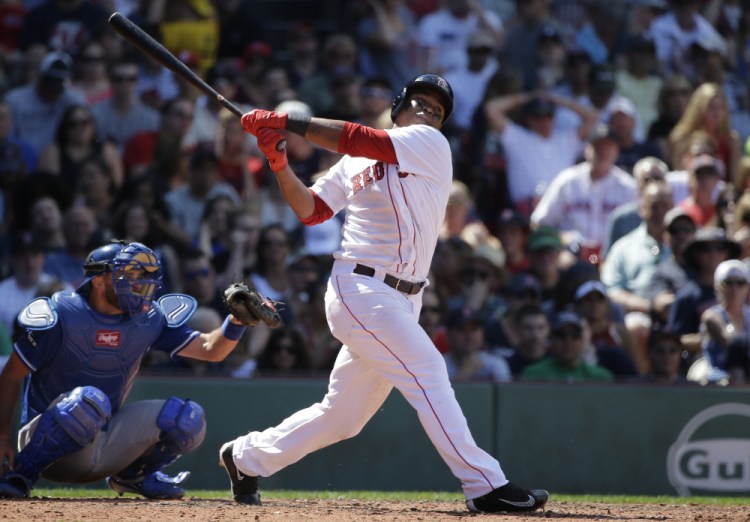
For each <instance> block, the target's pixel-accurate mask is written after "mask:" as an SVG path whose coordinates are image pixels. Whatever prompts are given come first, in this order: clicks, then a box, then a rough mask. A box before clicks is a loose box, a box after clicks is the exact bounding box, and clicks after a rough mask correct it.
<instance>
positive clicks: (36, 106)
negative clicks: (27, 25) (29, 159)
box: [5, 51, 84, 154]
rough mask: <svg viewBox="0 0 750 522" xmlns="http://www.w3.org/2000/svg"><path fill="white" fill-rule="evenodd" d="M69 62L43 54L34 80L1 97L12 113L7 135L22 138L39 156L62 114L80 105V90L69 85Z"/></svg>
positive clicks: (62, 55)
mask: <svg viewBox="0 0 750 522" xmlns="http://www.w3.org/2000/svg"><path fill="white" fill-rule="evenodd" d="M72 70H73V60H72V59H71V57H70V56H69V55H68V54H66V53H64V52H61V51H53V52H51V53H49V54H47V55H46V56H45V57H44V60H43V61H42V64H41V68H40V75H39V77H38V79H37V80H36V81H35V82H34V83H32V84H28V85H21V86H20V87H16V88H14V89H11V90H10V91H8V92H7V93H6V94H5V101H6V102H7V103H8V106H9V107H10V109H11V112H12V113H13V125H12V129H11V136H13V137H14V138H17V139H22V140H24V141H26V142H28V143H29V144H31V146H32V147H34V150H35V151H36V152H37V154H40V153H41V151H43V150H44V149H45V148H46V147H47V146H48V145H50V144H51V143H52V142H53V141H54V136H55V131H56V130H57V126H58V125H59V124H60V120H61V119H62V117H63V114H65V111H66V110H67V109H68V108H69V107H71V106H72V105H83V104H84V97H83V95H82V94H81V92H80V91H78V90H76V89H73V88H72V87H71V86H70V76H71V73H72Z"/></svg>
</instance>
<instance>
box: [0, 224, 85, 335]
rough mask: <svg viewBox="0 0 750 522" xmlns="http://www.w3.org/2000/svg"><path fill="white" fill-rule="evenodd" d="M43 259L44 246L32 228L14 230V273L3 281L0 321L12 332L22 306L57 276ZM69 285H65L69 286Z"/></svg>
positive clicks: (12, 258) (11, 249)
mask: <svg viewBox="0 0 750 522" xmlns="http://www.w3.org/2000/svg"><path fill="white" fill-rule="evenodd" d="M44 259H45V254H44V248H43V247H42V245H41V244H40V243H39V242H38V241H37V240H36V238H35V237H34V236H33V235H32V234H31V233H30V232H28V231H17V232H13V234H12V235H11V240H10V267H11V271H12V275H11V276H9V277H7V278H6V279H4V280H2V281H0V295H2V302H1V304H0V322H2V324H3V326H4V327H5V331H6V332H8V333H9V334H11V333H12V332H14V322H15V320H16V316H18V313H19V312H20V311H21V310H22V309H23V307H24V306H26V305H27V304H29V302H30V301H31V300H32V299H33V298H34V297H36V293H37V291H38V290H39V289H40V288H41V287H42V286H43V285H46V284H49V283H52V282H53V281H54V280H55V278H54V277H53V276H52V275H50V274H48V273H46V272H44V271H43V266H44ZM79 269H80V265H79ZM70 289H72V288H71V287H70V286H69V285H66V290H70Z"/></svg>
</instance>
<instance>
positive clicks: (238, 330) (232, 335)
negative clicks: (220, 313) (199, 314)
mask: <svg viewBox="0 0 750 522" xmlns="http://www.w3.org/2000/svg"><path fill="white" fill-rule="evenodd" d="M245 330H247V326H245V325H244V324H234V323H233V322H232V321H230V320H229V316H227V318H226V319H224V323H223V324H222V325H221V335H223V336H224V337H226V338H227V339H230V340H232V341H239V340H240V337H242V334H244V333H245Z"/></svg>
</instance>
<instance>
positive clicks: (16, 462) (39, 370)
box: [0, 242, 246, 499]
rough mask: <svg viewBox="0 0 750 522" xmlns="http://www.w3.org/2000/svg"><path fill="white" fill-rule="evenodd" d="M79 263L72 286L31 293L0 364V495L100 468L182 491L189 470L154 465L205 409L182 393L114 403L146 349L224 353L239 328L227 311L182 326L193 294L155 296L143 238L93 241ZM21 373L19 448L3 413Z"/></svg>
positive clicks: (112, 479) (132, 481) (165, 491)
mask: <svg viewBox="0 0 750 522" xmlns="http://www.w3.org/2000/svg"><path fill="white" fill-rule="evenodd" d="M83 268H84V274H85V277H86V278H85V280H84V282H83V284H82V285H81V286H80V287H78V288H77V289H76V291H75V292H57V293H56V294H54V295H53V296H52V297H51V298H46V297H41V298H38V299H35V300H33V301H31V302H30V303H29V304H28V305H27V306H26V308H24V309H23V310H22V311H21V313H20V314H19V316H18V322H19V324H20V326H21V327H22V328H23V329H24V330H25V333H24V335H22V336H19V338H18V339H17V342H16V343H15V345H14V347H13V349H14V353H13V354H12V355H11V356H10V358H9V359H8V362H7V364H6V365H5V368H4V369H3V371H2V374H0V464H2V465H3V467H2V471H0V473H1V474H0V498H25V497H28V496H29V494H30V492H31V489H32V487H33V486H34V484H35V483H36V482H37V481H38V480H39V478H40V477H44V478H45V479H47V480H52V481H56V482H69V483H70V482H73V483H85V482H94V481H97V480H101V479H103V478H106V479H107V484H108V485H109V487H110V488H112V489H113V490H114V491H115V492H117V493H119V494H120V495H122V494H123V493H126V492H127V493H135V494H138V495H141V496H144V497H146V498H157V499H177V498H181V497H182V496H184V494H185V491H184V490H183V489H182V487H180V485H179V483H180V482H182V481H183V480H184V479H185V478H187V476H188V475H189V474H188V473H187V472H182V473H179V474H177V476H175V477H170V476H168V475H166V474H165V473H164V472H163V471H162V469H163V468H164V467H165V466H167V465H169V464H171V463H172V462H174V461H175V460H177V459H178V458H179V457H180V456H181V455H184V454H185V453H188V452H190V451H192V450H194V449H195V448H197V447H198V446H200V444H201V443H202V442H203V439H204V437H205V434H206V421H205V415H204V412H203V408H202V407H201V406H200V404H198V403H196V402H195V401H192V400H190V399H182V398H180V397H170V398H168V399H166V400H161V399H160V400H149V401H139V402H134V403H131V404H128V405H126V406H124V407H123V403H124V402H125V400H126V398H127V396H128V393H129V392H130V389H131V386H132V385H133V381H134V380H135V376H136V373H137V371H138V367H139V366H140V364H141V360H142V359H143V356H144V355H145V354H146V353H147V352H148V351H149V350H156V351H163V352H166V353H169V354H171V356H172V357H190V358H193V359H199V360H203V361H221V360H223V359H224V358H225V357H226V356H227V355H229V353H230V352H231V351H232V350H234V348H235V346H237V341H238V340H239V339H240V338H241V337H242V335H243V333H244V332H245V330H246V327H245V325H244V324H241V323H240V322H239V321H237V320H236V319H235V318H234V317H232V316H228V317H227V318H226V320H225V321H224V324H223V325H222V326H221V327H220V328H217V329H216V330H215V331H212V332H210V333H202V332H198V331H195V330H193V329H192V328H190V327H189V326H188V325H187V322H188V320H189V319H190V317H191V316H192V315H193V312H194V311H195V309H196V307H197V303H196V301H195V299H193V298H192V297H191V296H188V295H184V294H167V295H165V296H162V297H161V298H157V297H156V292H157V290H158V288H159V285H160V281H161V273H162V270H161V263H160V262H159V260H158V258H157V257H156V255H155V254H154V252H153V251H152V250H151V249H150V248H148V247H146V246H145V245H143V244H141V243H124V242H115V243H112V244H108V245H105V246H102V247H99V248H97V249H95V250H93V251H92V252H91V253H90V254H89V255H88V257H87V259H86V261H85V263H84V266H83ZM22 383H23V384H24V386H23V403H22V407H21V428H20V430H19V432H18V448H20V451H19V452H18V454H17V455H16V453H15V451H14V449H15V448H14V446H16V444H14V443H13V441H12V437H11V434H12V429H11V422H12V416H13V411H14V409H15V407H16V404H17V403H18V399H19V396H20V395H21V384H22Z"/></svg>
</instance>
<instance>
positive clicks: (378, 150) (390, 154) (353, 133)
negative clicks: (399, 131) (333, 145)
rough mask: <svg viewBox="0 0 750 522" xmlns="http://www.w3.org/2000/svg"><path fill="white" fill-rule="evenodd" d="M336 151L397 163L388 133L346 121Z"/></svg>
mask: <svg viewBox="0 0 750 522" xmlns="http://www.w3.org/2000/svg"><path fill="white" fill-rule="evenodd" d="M338 152H340V153H342V154H348V155H349V156H352V157H362V158H370V159H374V160H377V161H383V162H385V163H398V161H397V159H396V149H394V148H393V142H392V141H391V137H390V136H388V133H387V132H385V131H384V130H382V129H373V128H371V127H365V126H364V125H360V124H359V123H351V122H346V123H345V124H344V129H343V130H342V131H341V137H340V138H339V147H338Z"/></svg>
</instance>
